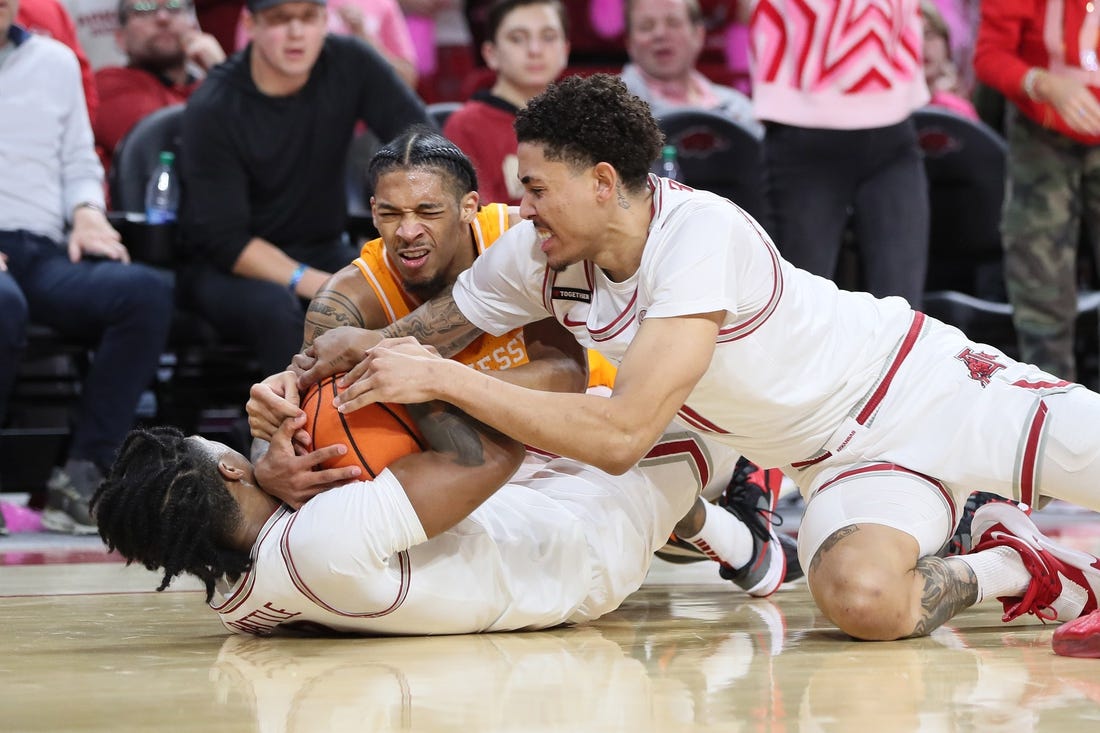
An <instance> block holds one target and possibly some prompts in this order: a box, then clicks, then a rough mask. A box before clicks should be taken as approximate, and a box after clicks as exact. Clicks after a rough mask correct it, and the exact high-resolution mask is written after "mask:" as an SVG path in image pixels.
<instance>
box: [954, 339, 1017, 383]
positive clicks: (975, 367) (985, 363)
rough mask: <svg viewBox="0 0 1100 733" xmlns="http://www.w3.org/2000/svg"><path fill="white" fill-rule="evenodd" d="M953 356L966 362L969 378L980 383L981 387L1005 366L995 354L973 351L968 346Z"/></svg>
mask: <svg viewBox="0 0 1100 733" xmlns="http://www.w3.org/2000/svg"><path fill="white" fill-rule="evenodd" d="M955 358H956V359H958V360H959V361H961V362H962V363H963V364H966V369H967V371H969V372H970V378H971V379H973V380H974V381H976V382H978V383H980V384H981V385H982V387H988V386H989V379H990V377H992V376H993V375H994V374H996V373H997V372H999V371H1000V370H1002V369H1004V368H1005V365H1004V364H1002V363H1000V362H999V361H997V355H996V354H985V353H982V352H980V351H973V350H971V349H970V347H967V348H965V349H963V350H962V351H961V352H959V353H958V354H956V355H955Z"/></svg>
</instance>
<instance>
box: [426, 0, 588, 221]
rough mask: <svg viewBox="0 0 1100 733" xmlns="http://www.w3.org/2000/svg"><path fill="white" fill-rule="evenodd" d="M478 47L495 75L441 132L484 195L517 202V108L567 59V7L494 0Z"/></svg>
mask: <svg viewBox="0 0 1100 733" xmlns="http://www.w3.org/2000/svg"><path fill="white" fill-rule="evenodd" d="M486 24H487V26H488V27H487V31H488V36H487V37H488V38H489V40H487V41H486V42H485V43H484V44H482V47H481V53H482V56H484V58H485V61H486V63H487V64H488V65H489V68H490V69H492V70H493V71H495V72H496V74H497V78H496V82H494V84H493V86H492V88H491V89H490V90H488V91H483V92H478V93H476V94H474V96H473V98H472V99H471V100H470V101H468V102H466V104H464V105H463V106H462V107H461V108H459V109H458V110H456V111H455V112H454V113H453V114H452V115H451V116H450V117H449V118H447V122H446V124H445V125H444V126H443V134H444V135H445V136H446V137H447V139H449V140H450V141H451V142H453V143H454V144H455V145H457V146H458V147H459V148H461V149H462V152H464V153H466V155H467V156H468V157H469V158H470V160H471V161H473V164H474V167H475V168H476V169H477V175H478V179H479V180H480V182H481V185H480V187H479V189H478V193H479V194H480V195H481V200H482V201H495V202H497V203H509V204H519V200H520V198H521V197H522V196H523V186H522V185H521V184H520V182H519V176H518V175H517V171H518V170H519V164H518V162H517V158H516V147H517V146H518V145H519V143H517V142H516V133H515V131H514V130H513V129H512V123H513V122H514V121H515V119H516V112H518V111H519V110H520V109H521V108H523V107H525V106H527V102H528V100H530V99H531V98H533V97H535V96H536V95H538V94H540V93H542V91H543V90H545V89H546V87H547V86H548V85H549V84H550V82H552V81H554V80H555V79H557V78H558V76H560V75H561V73H562V71H563V70H564V69H565V65H566V63H567V62H568V60H569V41H568V40H566V38H567V27H566V15H565V9H564V7H563V6H562V4H561V3H560V2H559V0H498V1H497V2H495V3H493V6H492V7H491V8H490V9H489V15H488V19H487V20H486Z"/></svg>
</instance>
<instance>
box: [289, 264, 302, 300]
mask: <svg viewBox="0 0 1100 733" xmlns="http://www.w3.org/2000/svg"><path fill="white" fill-rule="evenodd" d="M306 269H307V268H306V265H305V264H303V263H298V266H297V267H295V268H294V273H293V274H292V275H291V276H290V282H288V283H287V284H286V286H287V289H288V290H290V292H292V293H295V292H297V291H298V283H300V282H302V275H305V274H306Z"/></svg>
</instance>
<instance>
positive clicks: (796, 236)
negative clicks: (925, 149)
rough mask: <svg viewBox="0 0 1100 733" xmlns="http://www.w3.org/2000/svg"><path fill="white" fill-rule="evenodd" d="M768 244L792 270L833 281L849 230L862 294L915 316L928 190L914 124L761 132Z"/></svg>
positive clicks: (923, 266) (924, 259)
mask: <svg viewBox="0 0 1100 733" xmlns="http://www.w3.org/2000/svg"><path fill="white" fill-rule="evenodd" d="M764 161H765V176H766V182H767V185H766V187H765V188H766V191H767V195H768V204H769V207H770V209H771V216H772V228H771V230H770V231H769V234H771V235H772V238H773V239H774V240H775V244H776V246H777V247H778V248H779V251H780V252H781V253H782V254H783V257H784V258H785V259H787V260H788V261H789V262H791V263H792V264H793V265H795V266H796V267H800V268H802V269H803V270H809V271H810V272H812V273H814V274H815V275H821V276H822V277H827V278H829V279H832V278H833V277H834V276H835V275H836V269H837V260H838V258H839V256H840V247H841V243H842V240H843V237H844V232H845V229H846V227H847V226H848V222H849V220H851V222H852V229H853V232H854V234H855V239H856V246H857V248H858V252H859V260H860V266H861V269H862V272H863V288H864V289H866V290H867V291H869V292H871V293H872V294H874V295H877V296H880V297H882V296H886V295H900V296H902V297H904V298H906V299H907V300H908V301H909V304H910V305H912V306H913V307H914V308H917V309H919V308H920V307H921V298H922V294H923V293H924V281H925V276H926V274H927V271H928V227H929V212H928V182H927V179H926V178H925V175H924V162H923V158H922V154H921V150H920V146H919V145H918V144H917V134H916V128H915V127H914V126H913V123H912V120H906V121H904V122H901V123H899V124H897V125H891V126H889V127H879V128H870V129H865V130H824V129H809V128H803V127H791V126H789V125H780V124H776V123H768V125H767V133H766V135H765V137H764Z"/></svg>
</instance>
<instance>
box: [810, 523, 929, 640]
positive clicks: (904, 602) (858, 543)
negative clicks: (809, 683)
mask: <svg viewBox="0 0 1100 733" xmlns="http://www.w3.org/2000/svg"><path fill="white" fill-rule="evenodd" d="M859 530H860V531H857V532H855V533H853V534H849V535H848V536H846V537H845V538H844V539H842V540H840V541H838V542H836V543H835V544H832V545H831V546H827V548H825V547H823V548H822V549H821V550H819V552H818V556H817V557H815V558H814V559H813V561H812V562H811V564H810V571H809V573H807V581H808V583H809V587H810V592H811V594H812V595H813V597H814V600H815V601H816V602H817V605H818V606H819V607H820V608H821V611H822V613H824V614H825V616H826V617H828V618H829V620H830V621H832V622H833V623H834V624H836V625H837V626H838V627H839V628H840V629H841V631H843V632H844V633H846V634H848V635H850V636H853V637H855V638H857V639H865V640H874V641H886V640H892V639H900V638H902V637H905V636H909V635H910V634H912V633H913V630H914V628H915V627H916V618H915V616H914V613H913V603H912V601H913V599H912V587H913V579H912V570H913V566H914V564H915V562H916V560H917V554H918V548H917V545H916V542H915V541H913V540H912V538H909V537H907V536H905V535H903V534H901V533H897V532H896V530H890V529H888V528H885V527H882V526H877V525H860V526H859Z"/></svg>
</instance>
